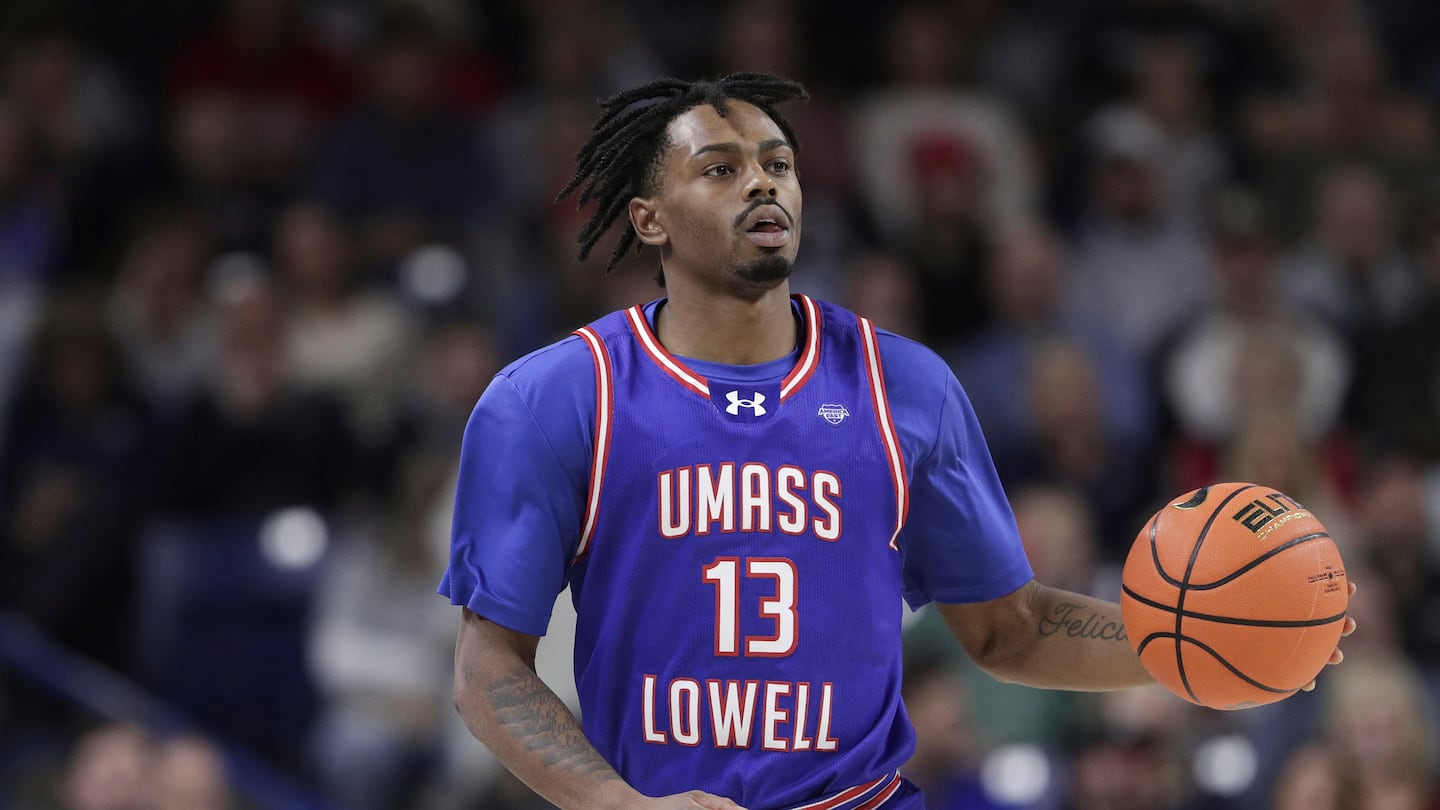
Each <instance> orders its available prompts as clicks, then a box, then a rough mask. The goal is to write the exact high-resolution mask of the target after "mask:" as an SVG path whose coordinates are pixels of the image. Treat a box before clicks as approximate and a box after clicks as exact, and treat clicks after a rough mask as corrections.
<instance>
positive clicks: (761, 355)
mask: <svg viewBox="0 0 1440 810" xmlns="http://www.w3.org/2000/svg"><path fill="white" fill-rule="evenodd" d="M669 293H670V294H669V297H668V298H667V300H666V302H665V305H664V306H663V307H661V308H660V311H659V313H657V315H656V323H655V336H656V337H658V338H659V339H660V343H661V345H663V346H664V347H665V348H666V349H667V350H669V352H670V353H671V354H675V355H680V356H681V357H693V358H695V359H697V360H706V361H709V362H712V363H726V364H729V365H736V366H740V365H754V364H756V363H768V362H770V361H771V360H778V359H780V358H781V357H784V356H785V355H787V354H789V353H790V352H792V351H794V350H795V342H796V329H795V316H794V314H793V313H792V310H791V308H790V285H788V284H781V285H780V286H778V287H776V288H775V289H774V290H771V291H769V292H766V293H764V294H763V295H762V296H761V297H760V298H759V299H757V300H753V301H752V300H747V299H742V298H731V297H719V296H700V295H693V294H687V293H686V292H685V291H681V290H674V289H671V290H670V291H669ZM677 293H679V294H678V295H677Z"/></svg>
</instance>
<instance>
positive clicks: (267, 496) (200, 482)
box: [168, 278, 353, 517]
mask: <svg viewBox="0 0 1440 810" xmlns="http://www.w3.org/2000/svg"><path fill="white" fill-rule="evenodd" d="M220 297H221V302H220V335H221V338H220V340H221V348H220V351H221V356H220V367H219V370H218V374H217V378H216V380H215V381H214V383H213V385H212V387H211V388H210V389H209V390H207V391H204V392H202V393H201V394H200V395H199V396H198V397H197V398H196V399H195V400H194V401H193V402H192V403H191V404H190V406H189V407H188V408H187V409H186V410H185V412H184V413H183V414H182V416H181V417H180V420H179V424H178V425H177V428H176V430H175V441H174V447H173V451H174V452H173V456H172V461H171V470H170V485H169V487H168V494H169V496H170V502H169V504H168V505H169V507H170V508H171V509H173V510H175V511H178V512H181V513H185V514H198V515H203V516H210V517H218V516H224V515H237V516H248V515H258V514H263V513H266V512H269V511H271V510H275V509H279V508H281V507H285V506H295V505H302V504H303V505H309V506H313V507H316V508H318V509H321V510H322V511H323V510H328V509H332V508H334V507H336V506H337V505H338V504H339V503H340V500H341V498H342V496H343V494H344V493H345V491H346V487H347V485H348V483H349V474H350V469H349V467H348V465H349V464H350V462H351V459H352V458H353V440H352V438H351V432H350V430H349V428H348V426H347V425H346V422H345V417H344V412H343V411H342V409H341V408H340V405H339V403H338V402H337V401H336V400H334V399H333V398H332V397H330V396H327V395H325V394H323V393H319V392H312V391H306V390H304V389H301V388H298V387H297V386H295V385H294V384H293V382H292V381H291V380H290V379H289V378H288V377H287V376H286V373H285V356H284V342H283V341H284V333H285V322H284V312H283V310H282V308H281V306H280V302H279V300H278V298H277V296H276V293H275V291H274V290H273V289H272V288H271V286H270V284H269V283H268V282H266V281H264V280H262V279H260V278H241V279H236V280H232V281H231V282H230V284H229V285H228V287H227V288H225V289H222V290H221V292H220Z"/></svg>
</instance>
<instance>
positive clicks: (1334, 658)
mask: <svg viewBox="0 0 1440 810" xmlns="http://www.w3.org/2000/svg"><path fill="white" fill-rule="evenodd" d="M1344 660H1345V653H1344V651H1342V650H1341V649H1340V648H1339V647H1336V648H1335V652H1332V653H1330V661H1329V664H1330V666H1332V667H1333V666H1335V665H1336V664H1338V663H1340V662H1341V661H1344Z"/></svg>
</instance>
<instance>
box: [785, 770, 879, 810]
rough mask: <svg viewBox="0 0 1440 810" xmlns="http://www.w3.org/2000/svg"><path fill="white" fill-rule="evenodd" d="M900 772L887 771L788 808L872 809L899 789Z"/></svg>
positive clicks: (823, 809) (804, 809)
mask: <svg viewBox="0 0 1440 810" xmlns="http://www.w3.org/2000/svg"><path fill="white" fill-rule="evenodd" d="M900 785H901V780H900V772H899V771H894V772H892V773H887V774H885V775H884V776H882V777H880V778H879V779H875V780H873V781H870V782H866V783H865V784H863V785H856V786H855V787H852V788H847V789H845V790H842V791H840V792H839V793H835V794H832V795H830V796H827V797H825V798H823V799H821V800H819V801H815V802H810V803H809V804H802V805H799V806H798V807H792V808H790V810H874V808H876V807H880V806H881V805H883V804H885V802H887V801H889V800H890V797H891V796H894V795H895V793H896V791H898V790H900Z"/></svg>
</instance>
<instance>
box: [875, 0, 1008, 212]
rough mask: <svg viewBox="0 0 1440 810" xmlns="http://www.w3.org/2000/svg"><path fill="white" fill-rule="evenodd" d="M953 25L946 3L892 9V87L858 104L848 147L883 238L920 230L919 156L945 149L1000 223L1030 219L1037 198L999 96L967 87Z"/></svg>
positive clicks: (888, 31)
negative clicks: (961, 159) (958, 157)
mask: <svg viewBox="0 0 1440 810" xmlns="http://www.w3.org/2000/svg"><path fill="white" fill-rule="evenodd" d="M955 32H956V20H955V18H954V17H952V16H950V15H949V13H948V12H947V11H946V10H945V7H944V6H943V5H931V4H925V3H918V2H911V3H906V4H904V5H901V6H897V7H895V8H894V9H892V10H891V11H890V17H889V19H888V21H887V27H886V28H885V39H884V43H883V47H884V58H885V69H886V73H887V75H886V83H885V84H883V85H881V86H880V87H878V88H877V89H876V90H875V91H874V92H873V93H871V94H870V95H869V96H868V97H864V98H862V99H861V100H860V101H859V102H857V103H856V105H855V109H854V118H853V123H852V133H853V134H852V139H851V145H852V147H853V149H854V154H853V157H852V162H853V163H854V167H855V172H856V176H857V180H858V183H859V187H858V193H859V195H860V201H861V203H862V204H863V205H864V206H865V208H866V209H867V211H868V212H869V214H870V216H871V217H873V218H874V220H875V223H876V225H877V226H878V228H879V232H880V234H881V236H882V237H883V238H885V239H888V240H904V239H905V238H906V237H907V236H909V235H911V234H914V233H915V232H916V227H915V226H916V223H917V220H918V213H919V209H920V204H921V199H920V196H919V195H918V193H917V187H916V180H917V179H919V176H918V175H917V174H916V173H915V166H916V159H917V157H918V155H917V150H919V149H921V148H922V147H928V148H929V149H932V150H933V149H946V150H950V151H949V153H950V154H960V153H964V154H966V155H967V157H968V158H969V159H971V160H973V161H974V162H973V163H972V164H970V165H968V166H967V167H966V168H968V169H971V170H973V171H975V172H976V181H977V182H980V183H981V186H980V188H979V189H978V193H979V199H978V201H977V203H976V204H977V206H978V209H979V212H980V214H979V215H980V218H981V220H982V221H983V222H985V223H987V224H989V225H992V226H995V225H1003V224H1006V223H1009V222H1011V221H1013V220H1014V219H1015V218H1016V217H1021V216H1026V215H1028V214H1029V213H1030V211H1031V206H1032V204H1033V202H1034V196H1035V176H1034V172H1035V167H1034V165H1033V162H1032V161H1033V156H1032V155H1030V154H1029V153H1028V151H1027V136H1026V134H1025V132H1024V130H1023V129H1022V128H1021V126H1020V124H1019V123H1018V122H1017V121H1016V120H1015V118H1014V116H1013V114H1012V113H1011V112H1010V111H1009V110H1008V109H1007V107H1006V106H1005V104H1004V102H1003V100H1002V99H998V98H991V97H989V96H987V95H986V94H985V93H984V91H983V88H979V87H968V88H966V87H962V86H960V85H959V84H958V80H959V77H960V67H961V66H960V59H961V58H963V54H962V53H960V52H959V51H958V50H957V49H956V48H954V47H953V39H952V38H953V36H954V34H955Z"/></svg>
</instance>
